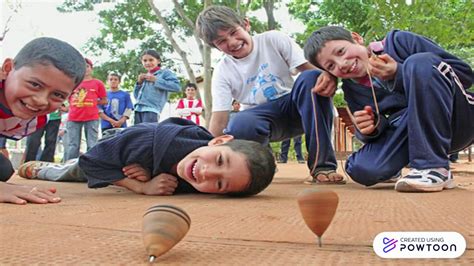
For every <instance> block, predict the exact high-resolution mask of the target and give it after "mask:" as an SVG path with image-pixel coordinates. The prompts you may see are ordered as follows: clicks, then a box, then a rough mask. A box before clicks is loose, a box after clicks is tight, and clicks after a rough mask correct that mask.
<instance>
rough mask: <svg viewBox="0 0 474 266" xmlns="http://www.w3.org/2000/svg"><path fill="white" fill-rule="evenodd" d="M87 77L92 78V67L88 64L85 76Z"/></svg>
mask: <svg viewBox="0 0 474 266" xmlns="http://www.w3.org/2000/svg"><path fill="white" fill-rule="evenodd" d="M84 76H86V77H90V76H92V66H91V65H89V64H87V63H86V73H85V74H84Z"/></svg>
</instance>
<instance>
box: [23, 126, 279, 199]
mask: <svg viewBox="0 0 474 266" xmlns="http://www.w3.org/2000/svg"><path fill="white" fill-rule="evenodd" d="M274 173H275V162H274V158H273V155H272V153H271V152H270V150H269V149H268V148H266V147H264V146H262V145H260V144H258V143H256V142H253V141H245V140H233V137H232V136H229V135H224V136H220V137H217V138H214V139H213V137H212V135H211V134H210V133H209V132H208V131H207V130H206V129H205V128H203V127H200V126H197V125H196V124H195V123H193V122H191V121H189V120H185V119H181V118H169V119H167V120H165V121H163V122H161V123H159V124H158V123H143V124H140V125H135V126H132V127H129V128H126V129H124V130H122V131H119V132H118V133H116V134H115V135H113V136H111V137H108V138H107V139H104V140H101V141H99V142H98V143H97V145H96V146H94V147H93V148H92V149H91V150H89V151H87V152H86V153H85V154H83V155H81V157H79V161H78V162H77V161H76V162H72V161H71V162H69V163H68V164H67V165H65V166H60V165H54V164H49V165H48V164H45V163H43V162H29V163H25V164H23V165H22V166H20V168H19V169H18V174H19V175H20V176H22V177H24V178H30V179H31V178H39V179H44V180H50V181H76V182H77V181H79V182H81V181H82V182H83V181H87V182H88V186H89V187H90V188H100V187H106V186H108V185H112V184H114V185H118V186H122V187H125V188H127V189H129V190H131V191H134V192H136V193H139V194H145V195H171V194H175V193H180V192H198V191H199V192H204V193H215V194H229V195H234V196H249V195H254V194H257V193H259V192H260V191H262V190H263V189H265V188H266V187H267V186H268V185H269V184H270V183H271V181H272V179H273V175H274Z"/></svg>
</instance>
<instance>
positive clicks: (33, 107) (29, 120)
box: [0, 37, 85, 204]
mask: <svg viewBox="0 0 474 266" xmlns="http://www.w3.org/2000/svg"><path fill="white" fill-rule="evenodd" d="M84 73H85V61H84V58H83V57H82V55H81V54H80V53H79V52H78V51H77V50H76V49H75V48H74V47H72V46H71V45H69V44H67V43H65V42H63V41H60V40H57V39H54V38H48V37H43V38H37V39H34V40H33V41H31V42H29V43H28V44H26V45H25V46H24V47H23V48H22V49H21V50H20V52H19V53H18V55H17V56H16V57H15V58H14V59H13V60H12V59H11V58H7V59H5V60H4V62H3V65H2V71H1V73H0V79H1V81H0V135H2V136H4V137H7V138H10V139H14V140H19V139H21V138H23V137H25V136H27V135H30V134H32V133H33V132H35V131H36V130H37V129H39V128H41V127H44V125H45V124H46V122H47V118H46V115H47V114H49V113H51V112H53V111H55V110H57V109H58V108H59V107H60V106H61V105H62V103H63V102H64V101H65V100H66V99H67V97H68V96H69V94H71V92H72V90H73V89H74V88H75V87H76V86H77V85H78V84H79V83H80V82H81V81H82V79H83V77H84ZM13 172H14V170H13V167H12V165H11V162H10V161H9V159H8V158H6V157H5V156H2V155H0V180H1V181H7V180H8V179H9V178H10V177H11V176H12V175H13ZM0 191H1V193H0V202H12V203H16V204H25V203H26V202H27V201H30V202H35V203H47V202H58V201H59V198H57V197H55V196H54V194H53V193H52V192H51V191H50V190H42V189H38V188H34V189H32V188H29V187H25V186H19V185H13V184H7V183H3V182H0Z"/></svg>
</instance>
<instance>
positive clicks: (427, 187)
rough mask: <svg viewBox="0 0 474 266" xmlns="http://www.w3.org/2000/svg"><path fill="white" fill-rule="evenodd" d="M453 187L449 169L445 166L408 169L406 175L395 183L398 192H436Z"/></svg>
mask: <svg viewBox="0 0 474 266" xmlns="http://www.w3.org/2000/svg"><path fill="white" fill-rule="evenodd" d="M454 187H455V184H454V181H453V176H452V175H451V171H449V170H446V169H445V168H431V169H423V170H418V169H410V172H409V173H408V175H406V176H404V177H403V178H401V179H400V180H398V181H397V183H396V184H395V190H396V191H399V192H436V191H442V190H443V189H451V188H454Z"/></svg>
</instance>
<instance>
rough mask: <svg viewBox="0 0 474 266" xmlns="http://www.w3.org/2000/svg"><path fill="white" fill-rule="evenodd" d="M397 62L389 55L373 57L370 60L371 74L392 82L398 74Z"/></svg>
mask: <svg viewBox="0 0 474 266" xmlns="http://www.w3.org/2000/svg"><path fill="white" fill-rule="evenodd" d="M397 67H398V65H397V62H396V61H395V60H394V59H393V58H392V57H391V56H390V55H388V54H382V55H378V56H376V55H373V56H371V57H370V58H369V67H368V68H369V72H370V74H371V75H373V76H375V77H378V78H380V79H382V80H392V79H394V77H395V74H396V73H397Z"/></svg>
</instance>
